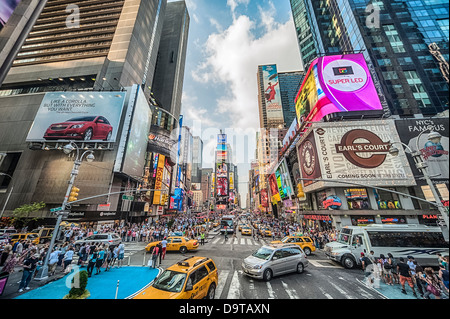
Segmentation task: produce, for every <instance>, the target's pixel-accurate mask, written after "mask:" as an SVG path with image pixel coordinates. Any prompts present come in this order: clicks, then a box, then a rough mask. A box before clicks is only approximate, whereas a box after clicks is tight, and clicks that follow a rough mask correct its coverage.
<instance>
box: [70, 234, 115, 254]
mask: <svg viewBox="0 0 450 319" xmlns="http://www.w3.org/2000/svg"><path fill="white" fill-rule="evenodd" d="M121 241H122V240H121V238H120V237H119V235H117V234H116V233H101V234H94V235H91V236H88V237H86V238H83V239H80V240H77V241H76V242H75V243H74V246H75V249H76V250H78V249H79V248H80V247H81V245H82V244H83V243H86V244H90V245H91V244H106V245H109V246H116V245H118V244H119V243H120V242H121Z"/></svg>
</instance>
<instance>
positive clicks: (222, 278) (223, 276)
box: [216, 270, 230, 299]
mask: <svg viewBox="0 0 450 319" xmlns="http://www.w3.org/2000/svg"><path fill="white" fill-rule="evenodd" d="M229 273H230V271H229V270H221V271H220V272H219V281H218V283H217V288H216V299H220V295H221V294H222V291H223V288H225V283H226V282H227V278H228V274H229Z"/></svg>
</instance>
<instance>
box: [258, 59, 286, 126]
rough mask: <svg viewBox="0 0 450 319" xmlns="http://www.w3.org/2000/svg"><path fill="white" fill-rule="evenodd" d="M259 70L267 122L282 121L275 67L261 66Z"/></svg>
mask: <svg viewBox="0 0 450 319" xmlns="http://www.w3.org/2000/svg"><path fill="white" fill-rule="evenodd" d="M261 69H262V73H263V86H264V101H265V104H266V114H267V120H269V121H271V120H275V121H284V117H283V107H282V105H281V93H280V85H279V84H278V71H277V66H276V65H275V64H270V65H263V66H262V67H261Z"/></svg>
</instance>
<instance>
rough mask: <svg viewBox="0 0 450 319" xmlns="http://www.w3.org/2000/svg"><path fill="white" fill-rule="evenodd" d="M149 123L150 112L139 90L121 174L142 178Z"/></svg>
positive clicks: (150, 119) (150, 118)
mask: <svg viewBox="0 0 450 319" xmlns="http://www.w3.org/2000/svg"><path fill="white" fill-rule="evenodd" d="M151 121H152V111H151V109H150V106H149V105H148V103H147V99H146V98H145V96H144V93H143V91H142V89H140V88H139V91H138V93H137V98H136V102H135V106H134V111H133V119H132V122H131V128H130V130H129V133H128V139H127V144H126V151H125V157H124V159H123V164H122V165H123V166H122V172H123V173H125V174H128V175H129V176H142V175H143V174H144V166H145V156H146V151H147V143H148V141H149V137H148V132H149V131H150V124H151Z"/></svg>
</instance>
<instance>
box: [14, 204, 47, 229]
mask: <svg viewBox="0 0 450 319" xmlns="http://www.w3.org/2000/svg"><path fill="white" fill-rule="evenodd" d="M44 207H45V203H44V202H39V203H37V202H34V203H32V204H24V205H22V206H20V207H17V208H16V209H14V211H13V218H12V224H13V225H14V226H15V227H17V228H21V227H22V226H23V225H24V224H25V223H26V220H27V219H28V218H29V219H30V220H32V221H36V220H38V219H39V217H29V214H30V213H34V212H37V211H40V210H41V209H42V208H44Z"/></svg>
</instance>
